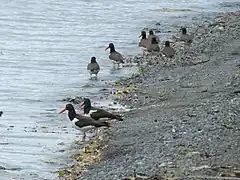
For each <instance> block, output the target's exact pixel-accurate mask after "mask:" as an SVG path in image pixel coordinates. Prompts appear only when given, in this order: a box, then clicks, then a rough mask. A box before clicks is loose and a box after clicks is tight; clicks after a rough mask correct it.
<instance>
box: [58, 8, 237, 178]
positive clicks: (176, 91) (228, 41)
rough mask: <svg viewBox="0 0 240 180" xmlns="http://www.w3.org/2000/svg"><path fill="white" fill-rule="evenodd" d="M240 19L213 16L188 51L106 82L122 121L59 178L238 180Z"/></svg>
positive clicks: (140, 64) (140, 60)
mask: <svg viewBox="0 0 240 180" xmlns="http://www.w3.org/2000/svg"><path fill="white" fill-rule="evenodd" d="M239 17H240V12H239V11H237V12H230V13H219V14H217V16H215V18H213V19H212V20H211V21H209V22H207V23H206V22H202V23H201V24H198V25H196V26H195V27H194V28H192V29H191V31H192V32H193V31H194V32H195V37H194V41H193V43H192V44H191V46H190V49H189V50H188V51H187V52H186V49H185V48H184V45H183V44H181V43H175V46H174V47H175V48H176V50H177V54H176V56H175V57H174V58H172V59H169V58H165V57H162V56H160V55H157V56H154V57H153V58H152V57H150V56H136V57H134V58H132V60H131V61H132V62H135V63H136V64H137V69H138V70H137V72H135V73H134V74H133V75H132V77H130V78H125V79H121V80H120V81H116V82H115V83H112V84H111V88H112V89H114V90H115V93H113V95H112V98H113V99H114V101H117V102H119V103H120V104H121V105H123V106H125V107H128V108H129V111H127V112H123V115H124V117H125V118H124V122H122V123H113V125H112V127H111V128H110V130H107V131H103V132H102V133H103V134H102V137H104V138H103V139H104V140H102V139H101V140H97V139H95V140H93V141H92V142H91V143H90V146H89V145H87V146H86V147H87V149H88V150H89V149H90V152H87V151H86V148H85V149H84V150H83V151H85V154H86V156H88V155H89V156H91V155H93V157H94V158H93V159H92V160H88V161H85V162H86V163H84V165H83V163H81V162H84V158H83V156H84V155H83V151H81V152H80V153H79V154H78V156H74V158H75V159H76V160H78V161H76V164H78V165H76V166H72V167H70V168H66V169H64V170H62V171H61V175H60V178H61V179H88V180H90V179H93V180H94V179H111V180H115V179H116V180H119V179H137V178H138V179H141V178H142V179H171V178H172V179H204V178H205V179H211V178H212V179H214V178H216V179H217V178H218V179H219V178H220V179H221V178H222V179H223V178H226V179H238V178H239V161H240V156H239V150H240V149H239V142H240V139H239V138H240V136H239V130H240V129H239V114H240V111H239V107H240V106H239V105H240V96H239V91H240V89H239V88H240V54H239V53H240V38H239V37H240V36H239V35H240V23H239V22H240V21H239V19H240V18H239ZM91 144H92V146H91ZM91 147H93V148H92V149H91ZM93 152H94V153H93ZM79 157H81V158H79Z"/></svg>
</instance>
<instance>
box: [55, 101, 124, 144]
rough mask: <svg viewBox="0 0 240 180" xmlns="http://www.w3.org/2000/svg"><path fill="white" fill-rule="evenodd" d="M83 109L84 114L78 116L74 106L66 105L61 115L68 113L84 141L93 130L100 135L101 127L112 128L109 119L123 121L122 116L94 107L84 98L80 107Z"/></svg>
mask: <svg viewBox="0 0 240 180" xmlns="http://www.w3.org/2000/svg"><path fill="white" fill-rule="evenodd" d="M79 107H80V108H82V109H83V111H84V114H83V115H81V114H77V113H76V111H75V108H74V106H73V105H72V104H70V103H69V104H66V106H65V107H64V108H62V109H61V110H60V112H59V114H61V113H63V112H65V111H66V110H67V111H68V118H69V120H70V121H71V123H72V125H73V127H74V128H76V129H78V130H80V131H81V132H82V133H83V139H82V140H83V141H85V139H86V132H87V131H89V130H92V129H95V130H96V135H98V133H99V129H98V128H100V127H110V125H109V123H108V122H107V120H106V118H107V119H110V120H111V119H116V120H118V121H123V118H122V116H120V115H116V114H113V113H110V112H108V111H106V110H104V109H100V108H96V107H92V105H91V101H90V99H88V98H84V99H83V102H81V103H80V105H79Z"/></svg>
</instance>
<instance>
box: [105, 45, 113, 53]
mask: <svg viewBox="0 0 240 180" xmlns="http://www.w3.org/2000/svg"><path fill="white" fill-rule="evenodd" d="M109 48H110V53H112V52H115V47H114V44H113V43H109V45H108V47H107V48H106V49H105V51H106V50H107V49H109Z"/></svg>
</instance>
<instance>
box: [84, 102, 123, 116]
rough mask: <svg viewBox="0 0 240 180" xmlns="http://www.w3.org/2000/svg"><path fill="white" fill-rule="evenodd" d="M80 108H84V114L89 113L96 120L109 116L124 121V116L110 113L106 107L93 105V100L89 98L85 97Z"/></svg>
mask: <svg viewBox="0 0 240 180" xmlns="http://www.w3.org/2000/svg"><path fill="white" fill-rule="evenodd" d="M80 108H83V111H84V114H86V115H89V116H90V117H91V118H93V119H95V120H99V119H102V118H108V119H116V120H118V121H123V118H122V116H120V115H116V114H113V113H110V112H108V111H106V110H104V109H100V108H96V107H92V105H91V101H90V99H88V98H84V100H83V102H81V103H80Z"/></svg>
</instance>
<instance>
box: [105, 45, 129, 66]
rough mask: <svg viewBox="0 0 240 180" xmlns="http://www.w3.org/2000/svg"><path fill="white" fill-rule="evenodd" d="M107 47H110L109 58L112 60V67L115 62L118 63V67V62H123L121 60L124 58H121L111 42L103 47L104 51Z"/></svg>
mask: <svg viewBox="0 0 240 180" xmlns="http://www.w3.org/2000/svg"><path fill="white" fill-rule="evenodd" d="M109 48H110V55H109V59H110V60H112V61H113V63H114V67H115V64H118V67H119V64H120V63H122V64H124V61H123V60H124V58H123V56H122V55H121V54H120V53H119V52H117V51H116V50H115V47H114V44H113V43H109V45H108V47H107V48H106V49H105V51H106V50H107V49H109Z"/></svg>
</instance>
